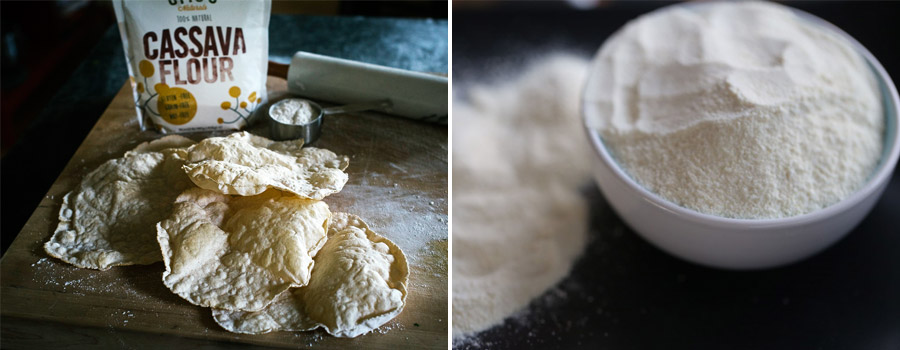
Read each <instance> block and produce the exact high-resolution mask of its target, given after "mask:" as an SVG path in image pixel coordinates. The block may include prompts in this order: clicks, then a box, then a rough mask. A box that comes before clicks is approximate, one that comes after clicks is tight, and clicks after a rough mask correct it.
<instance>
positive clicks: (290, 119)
mask: <svg viewBox="0 0 900 350" xmlns="http://www.w3.org/2000/svg"><path fill="white" fill-rule="evenodd" d="M269 114H271V116H272V119H274V120H275V121H278V122H280V123H284V124H291V125H304V124H309V123H310V122H311V121H313V120H315V119H316V117H318V116H319V111H318V110H317V109H316V107H313V105H312V104H310V103H309V101H306V100H301V99H298V98H292V99H287V100H284V101H281V102H279V103H278V104H276V105H275V107H272V111H271V112H269Z"/></svg>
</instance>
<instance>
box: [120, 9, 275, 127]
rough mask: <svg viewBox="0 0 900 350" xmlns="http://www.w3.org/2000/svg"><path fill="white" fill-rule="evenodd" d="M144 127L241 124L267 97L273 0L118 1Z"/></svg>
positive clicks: (129, 71)
mask: <svg viewBox="0 0 900 350" xmlns="http://www.w3.org/2000/svg"><path fill="white" fill-rule="evenodd" d="M113 7H114V8H115V12H116V18H117V20H118V24H119V33H121V35H122V44H123V46H124V48H125V57H126V58H127V59H128V74H129V75H130V76H131V86H132V88H133V90H134V101H135V109H136V110H137V116H138V120H139V124H140V126H141V129H142V130H144V129H147V128H148V127H149V126H150V125H149V123H148V122H147V120H151V121H152V122H153V125H155V126H156V129H158V130H159V131H161V132H163V133H168V132H179V133H181V132H195V131H210V130H222V129H240V128H241V127H243V126H244V125H246V124H247V121H248V119H249V118H250V115H251V113H253V111H254V110H255V109H256V108H257V107H258V106H260V105H261V104H262V102H263V101H264V100H265V97H266V69H267V67H268V54H269V32H268V30H269V13H270V11H271V1H270V0H264V1H261V0H253V1H230V0H144V1H125V0H115V1H113Z"/></svg>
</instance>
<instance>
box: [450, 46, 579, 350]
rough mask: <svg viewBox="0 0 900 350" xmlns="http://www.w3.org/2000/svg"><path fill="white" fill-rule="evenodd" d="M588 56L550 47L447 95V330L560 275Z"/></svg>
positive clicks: (566, 261) (514, 302)
mask: <svg viewBox="0 0 900 350" xmlns="http://www.w3.org/2000/svg"><path fill="white" fill-rule="evenodd" d="M586 74H587V61H586V60H584V59H581V58H578V57H575V56H569V55H556V56H549V57H546V58H544V59H542V60H539V61H537V62H535V63H534V64H533V65H532V66H531V67H530V68H527V69H526V72H525V73H524V74H522V75H521V76H520V77H517V78H513V79H512V80H510V81H505V82H504V83H501V84H496V85H487V86H473V87H470V88H469V89H468V90H467V98H468V100H467V101H454V102H453V153H452V154H453V238H452V239H453V337H454V339H461V338H464V336H465V335H467V334H471V333H474V332H478V331H481V330H485V329H487V328H490V327H491V326H494V325H497V324H499V323H501V322H502V321H503V319H504V318H506V317H507V316H509V315H511V314H513V313H515V312H516V311H519V310H520V309H522V308H523V307H525V306H526V305H528V303H529V302H530V301H531V300H532V299H534V298H536V297H538V296H540V295H541V294H543V293H544V292H545V291H546V290H547V289H548V288H550V287H552V286H553V285H555V284H556V283H558V282H559V281H560V280H562V279H563V278H564V277H565V276H566V275H568V273H569V270H570V269H571V267H572V264H573V262H574V261H575V259H576V258H577V257H578V256H579V255H580V254H581V252H582V250H583V248H584V246H585V244H586V232H587V224H588V222H587V221H588V220H587V204H586V203H585V200H584V198H583V197H582V196H581V195H580V194H579V193H578V187H579V186H581V185H583V184H584V183H586V182H588V181H589V170H590V169H589V164H590V161H589V160H590V157H591V156H592V155H591V150H590V148H589V146H588V144H587V142H586V140H585V137H584V130H583V129H582V127H581V123H580V122H579V113H578V105H579V95H580V90H581V87H582V86H583V85H582V83H583V81H584V77H585V76H586Z"/></svg>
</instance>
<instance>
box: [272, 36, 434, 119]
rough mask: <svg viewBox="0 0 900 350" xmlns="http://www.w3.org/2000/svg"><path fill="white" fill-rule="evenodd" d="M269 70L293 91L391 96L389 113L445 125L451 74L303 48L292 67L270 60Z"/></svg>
mask: <svg viewBox="0 0 900 350" xmlns="http://www.w3.org/2000/svg"><path fill="white" fill-rule="evenodd" d="M285 67H287V72H286V74H285V73H284V70H285ZM269 74H271V75H277V76H286V77H287V81H288V92H290V93H291V94H294V95H298V96H302V97H306V98H311V99H316V100H323V101H327V102H331V103H335V104H345V105H347V104H358V103H367V102H372V101H381V100H390V102H391V104H392V107H391V108H390V109H389V110H388V111H387V113H390V114H393V115H398V116H402V117H406V118H411V119H417V120H424V121H429V122H435V123H441V124H447V103H448V100H447V98H448V93H447V92H448V90H447V77H443V76H438V75H434V74H429V73H421V72H413V71H408V70H403V69H397V68H392V67H385V66H379V65H375V64H369V63H363V62H357V61H351V60H345V59H341V58H335V57H329V56H324V55H318V54H313V53H308V52H303V51H300V52H297V53H296V54H294V57H293V58H292V59H291V64H290V66H285V65H281V64H276V63H272V62H270V63H269Z"/></svg>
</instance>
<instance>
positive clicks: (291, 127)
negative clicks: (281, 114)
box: [268, 98, 393, 146]
mask: <svg viewBox="0 0 900 350" xmlns="http://www.w3.org/2000/svg"><path fill="white" fill-rule="evenodd" d="M291 99H293V100H303V101H305V102H307V103H309V105H310V106H312V108H313V110H314V111H318V115H317V116H316V117H315V118H314V119H313V120H311V121H310V122H309V123H306V124H288V123H282V122H280V121H277V120H275V118H273V117H272V109H274V108H275V107H276V106H279V105H280V104H282V103H287V101H288V100H291ZM392 106H393V104H392V103H391V101H390V100H384V101H375V102H367V103H356V104H351V105H345V106H335V107H328V108H322V106H320V105H319V104H318V103H315V102H313V101H310V100H307V99H302V98H290V99H284V100H281V101H278V102H276V103H274V104H272V105H271V106H269V111H268V117H269V133H270V135H269V136H271V138H272V139H273V140H278V141H282V140H296V139H303V145H304V146H305V145H308V144H310V143H313V142H315V141H316V140H318V139H319V134H321V132H322V122H323V119H324V118H323V117H324V116H326V115H332V114H341V113H350V112H362V111H370V110H381V111H387V110H388V109H390V108H391V107H392Z"/></svg>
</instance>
